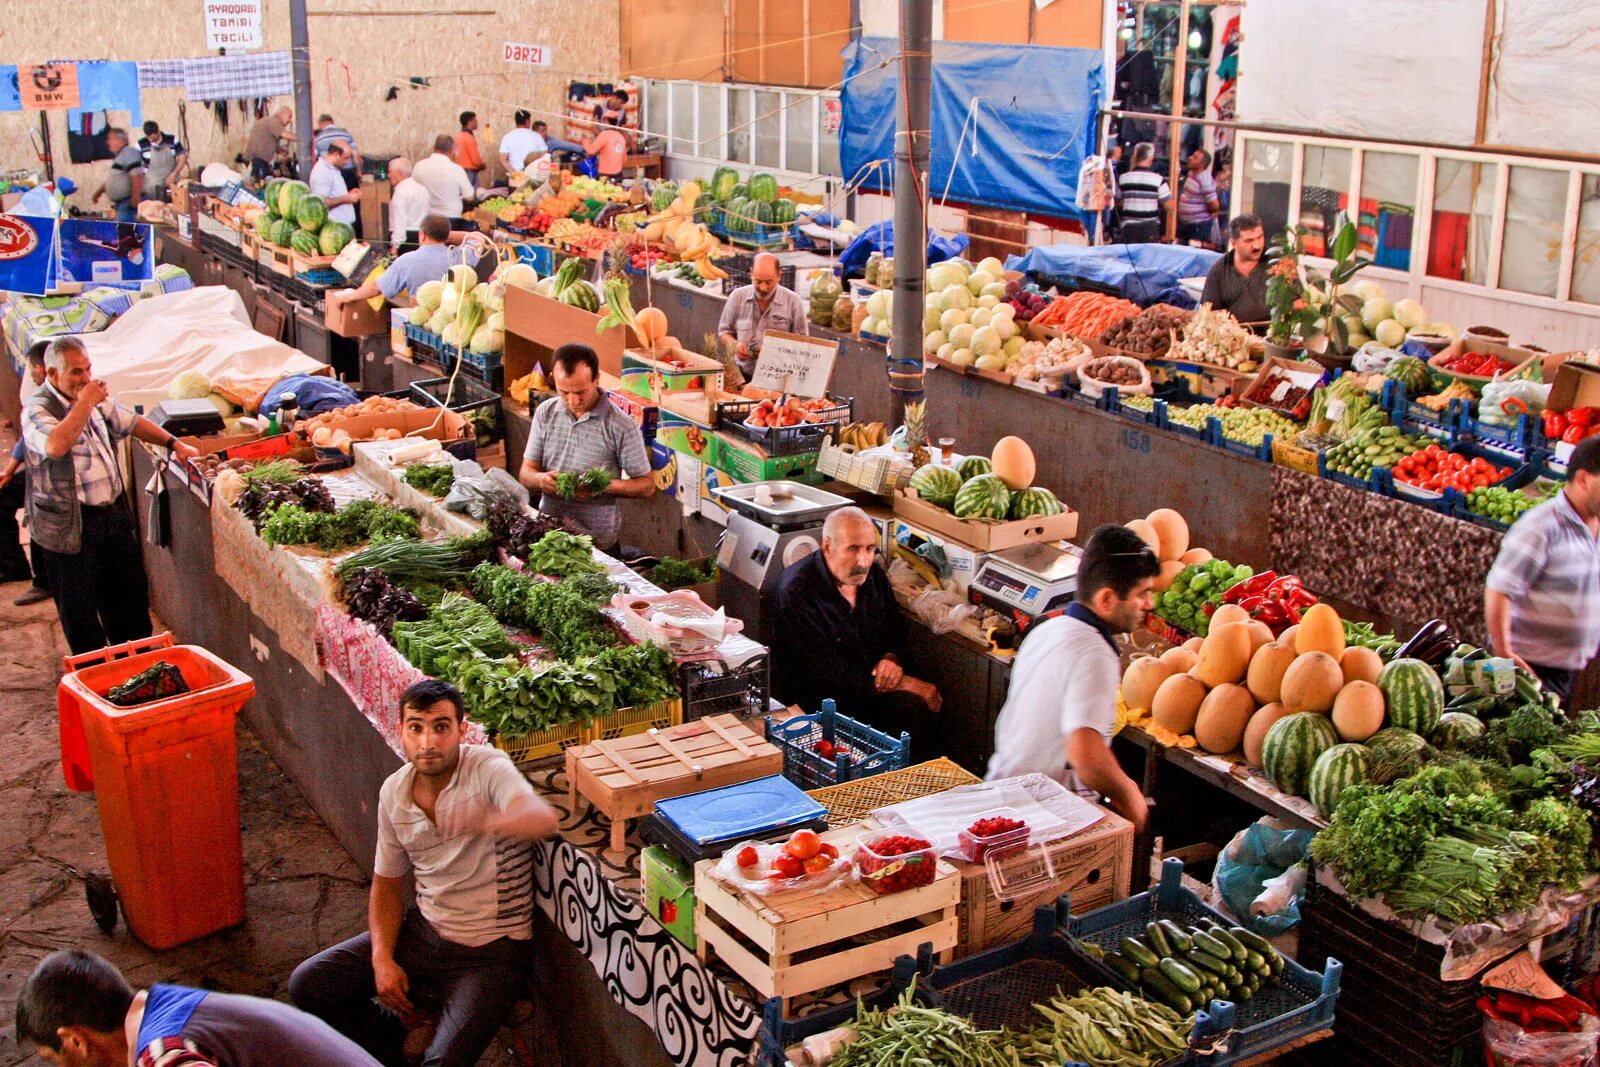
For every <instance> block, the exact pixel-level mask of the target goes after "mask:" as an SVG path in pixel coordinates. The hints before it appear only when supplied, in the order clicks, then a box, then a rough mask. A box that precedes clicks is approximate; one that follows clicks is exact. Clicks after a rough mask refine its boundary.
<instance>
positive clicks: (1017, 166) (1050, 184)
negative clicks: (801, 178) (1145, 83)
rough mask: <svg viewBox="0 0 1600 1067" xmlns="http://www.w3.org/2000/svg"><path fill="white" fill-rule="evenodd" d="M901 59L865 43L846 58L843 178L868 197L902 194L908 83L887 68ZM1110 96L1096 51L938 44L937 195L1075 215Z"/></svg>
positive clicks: (887, 46) (933, 179) (933, 167)
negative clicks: (899, 140)
mask: <svg viewBox="0 0 1600 1067" xmlns="http://www.w3.org/2000/svg"><path fill="white" fill-rule="evenodd" d="M898 50H899V46H898V44H897V43H896V42H895V41H893V40H891V39H889V38H887V37H865V38H862V39H861V40H860V41H859V42H854V43H852V44H850V45H847V46H846V47H845V49H844V52H843V55H844V66H845V70H844V73H845V78H844V87H843V89H842V90H841V91H840V93H839V96H840V101H841V104H842V108H843V112H844V114H843V123H842V125H841V127H840V130H839V151H840V158H841V162H842V163H843V167H844V174H845V177H846V179H847V180H849V181H852V182H855V181H860V182H861V184H862V186H863V187H864V188H868V189H879V190H885V191H887V190H888V189H890V188H891V187H892V186H893V173H894V166H893V163H894V132H895V126H896V121H895V119H896V115H897V114H899V111H900V93H899V73H900V72H899V64H898V63H892V62H891V63H888V64H887V65H885V64H884V61H885V60H886V59H892V58H893V57H894V56H895V55H896V54H897V53H898ZM1104 96H1105V57H1104V54H1103V53H1101V52H1100V51H1098V50H1096V49H1088V48H1045V47H1040V46H1036V45H995V44H972V43H967V42H960V41H937V42H935V43H934V46H933V99H932V108H931V116H930V125H931V134H932V136H931V156H930V159H929V177H928V184H929V185H930V186H931V189H930V190H929V192H930V195H931V196H932V197H933V198H934V200H935V201H936V202H937V201H939V200H942V199H944V198H945V197H946V196H948V198H949V199H951V200H955V201H960V202H962V203H967V204H983V205H987V206H990V207H998V208H1011V209H1014V210H1018V211H1021V210H1031V211H1037V212H1041V213H1044V214H1049V215H1056V216H1076V215H1077V211H1076V208H1075V205H1074V201H1075V199H1076V197H1077V193H1078V170H1079V168H1080V167H1081V166H1082V165H1083V160H1084V157H1085V156H1086V155H1088V154H1089V152H1090V150H1091V148H1092V145H1093V141H1094V120H1095V115H1096V113H1097V112H1098V111H1099V109H1100V106H1101V105H1102V103H1104ZM958 145H959V146H960V155H959V156H958V155H957V146H958ZM874 164H881V165H879V166H876V167H875V166H874ZM946 186H948V189H949V192H948V194H947V193H946ZM1019 236H1020V235H1019Z"/></svg>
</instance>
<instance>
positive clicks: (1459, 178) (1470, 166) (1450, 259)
mask: <svg viewBox="0 0 1600 1067" xmlns="http://www.w3.org/2000/svg"><path fill="white" fill-rule="evenodd" d="M1495 167H1496V164H1494V163H1468V162H1466V161H1465V160H1460V159H1440V160H1439V161H1438V165H1437V167H1436V168H1435V172H1434V179H1433V218H1432V220H1431V221H1430V222H1429V224H1428V273H1429V274H1431V275H1433V276H1434V277H1435V278H1449V279H1451V280H1452V281H1458V282H1470V283H1472V284H1473V285H1485V284H1487V282H1488V279H1489V230H1490V229H1491V228H1492V226H1493V224H1494V186H1495Z"/></svg>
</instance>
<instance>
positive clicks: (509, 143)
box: [500, 111, 550, 174]
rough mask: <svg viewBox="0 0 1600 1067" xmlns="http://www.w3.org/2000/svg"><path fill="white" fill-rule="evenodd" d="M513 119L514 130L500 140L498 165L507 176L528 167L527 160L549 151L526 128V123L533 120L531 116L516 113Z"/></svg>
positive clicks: (540, 140) (526, 113)
mask: <svg viewBox="0 0 1600 1067" xmlns="http://www.w3.org/2000/svg"><path fill="white" fill-rule="evenodd" d="M513 118H514V119H515V121H516V123H517V126H516V129H514V130H511V131H510V132H509V133H507V134H506V135H505V136H504V137H502V138H500V165H501V166H502V167H504V168H505V169H506V173H507V174H515V173H518V172H519V171H521V170H522V169H523V168H524V167H525V166H527V165H528V160H530V159H534V158H536V157H538V156H542V155H544V154H545V153H546V152H548V151H550V148H549V146H548V145H546V144H545V140H544V138H543V137H541V136H539V134H538V133H536V132H534V131H533V130H531V129H529V128H528V123H529V122H531V121H532V120H533V116H532V115H531V114H529V113H528V112H526V111H518V112H517V113H516V115H514V116H513Z"/></svg>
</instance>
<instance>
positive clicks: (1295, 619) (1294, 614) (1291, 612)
mask: <svg viewBox="0 0 1600 1067" xmlns="http://www.w3.org/2000/svg"><path fill="white" fill-rule="evenodd" d="M1279 603H1280V604H1283V614H1284V615H1285V616H1286V617H1287V618H1288V620H1289V625H1290V626H1299V625H1300V609H1299V608H1297V607H1295V606H1294V605H1293V604H1289V603H1284V602H1283V601H1279Z"/></svg>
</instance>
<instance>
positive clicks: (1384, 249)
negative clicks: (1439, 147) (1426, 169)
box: [1357, 152, 1421, 270]
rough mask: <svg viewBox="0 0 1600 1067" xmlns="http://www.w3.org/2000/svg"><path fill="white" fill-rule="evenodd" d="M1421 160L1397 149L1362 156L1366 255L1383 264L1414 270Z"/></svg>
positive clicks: (1362, 244)
mask: <svg viewBox="0 0 1600 1067" xmlns="http://www.w3.org/2000/svg"><path fill="white" fill-rule="evenodd" d="M1420 165H1421V161H1420V160H1419V159H1418V158H1417V157H1416V156H1412V155H1401V154H1399V153H1396V152H1366V153H1364V154H1363V155H1362V157H1361V204H1360V209H1361V217H1360V219H1359V222H1358V225H1359V227H1360V230H1361V242H1360V244H1359V245H1357V247H1358V248H1359V249H1360V251H1361V254H1362V255H1366V256H1371V257H1372V262H1373V263H1374V264H1375V265H1377V266H1379V267H1389V268H1391V269H1393V270H1410V269H1411V239H1412V231H1413V230H1414V229H1415V228H1416V227H1415V223H1416V218H1417V167H1418V166H1420Z"/></svg>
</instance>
